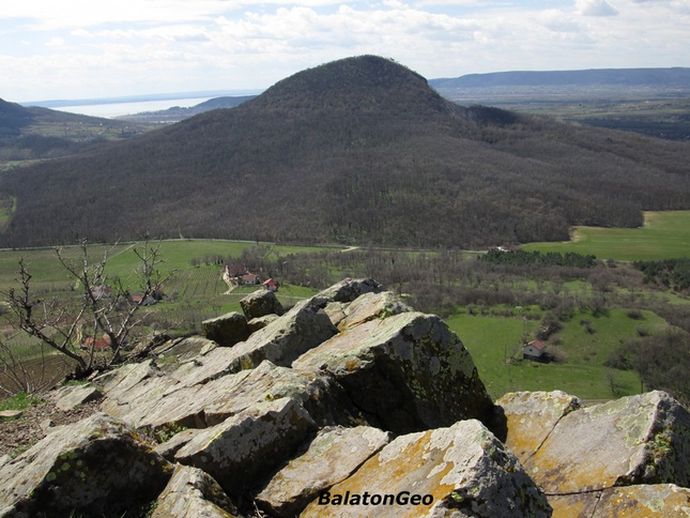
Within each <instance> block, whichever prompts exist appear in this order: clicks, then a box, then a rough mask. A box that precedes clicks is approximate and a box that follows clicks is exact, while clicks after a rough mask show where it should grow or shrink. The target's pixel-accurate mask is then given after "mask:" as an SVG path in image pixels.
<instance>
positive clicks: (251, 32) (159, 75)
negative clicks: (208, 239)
mask: <svg viewBox="0 0 690 518" xmlns="http://www.w3.org/2000/svg"><path fill="white" fill-rule="evenodd" d="M361 54H377V55H380V56H384V57H389V58H393V59H395V60H396V61H398V62H399V63H401V64H404V65H406V66H408V67H409V68H411V69H413V70H415V71H417V72H419V73H420V74H422V75H424V76H425V77H427V78H437V77H457V76H461V75H463V74H470V73H483V72H496V71H506V70H569V69H582V68H622V67H666V66H690V0H552V1H545V0H526V1H522V2H517V1H511V0H504V1H477V0H381V1H376V2H342V1H333V0H304V1H302V2H292V1H290V0H239V1H230V0H117V1H113V2H110V1H100V0H74V1H59V0H21V1H20V0H2V2H1V3H0V98H3V99H6V100H11V101H17V102H22V101H29V100H45V99H64V98H67V99H78V98H94V97H114V96H125V95H137V94H152V93H165V92H182V91H186V92H188V91H201V90H235V89H237V90H241V89H251V90H261V89H264V88H267V87H268V86H270V85H271V84H273V83H275V82H276V81H278V80H280V79H282V78H284V77H286V76H289V75H290V74H293V73H295V72H298V71H300V70H302V69H304V68H308V67H312V66H316V65H319V64H321V63H325V62H328V61H332V60H335V59H340V58H344V57H348V56H353V55H361Z"/></svg>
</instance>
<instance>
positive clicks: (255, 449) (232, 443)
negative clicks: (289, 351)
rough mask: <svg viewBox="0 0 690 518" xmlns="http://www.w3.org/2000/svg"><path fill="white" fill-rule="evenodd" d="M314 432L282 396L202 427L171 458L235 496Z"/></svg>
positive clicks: (299, 407) (293, 404) (313, 426)
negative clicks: (194, 467) (209, 478)
mask: <svg viewBox="0 0 690 518" xmlns="http://www.w3.org/2000/svg"><path fill="white" fill-rule="evenodd" d="M315 430H316V424H315V423H314V421H313V420H312V418H311V417H310V416H309V414H308V413H307V411H306V410H305V409H304V408H303V407H302V405H301V404H300V403H299V402H297V401H296V400H294V399H290V398H282V399H279V400H277V401H268V402H264V403H260V404H257V405H253V406H252V407H251V408H249V409H247V410H245V411H242V412H240V413H238V414H235V415H233V416H232V417H229V418H228V419H226V420H225V421H224V422H222V423H221V424H219V425H216V426H213V427H210V428H206V429H205V430H203V431H201V432H200V433H198V434H197V435H195V436H194V438H193V439H192V440H191V441H190V442H188V443H187V444H186V445H185V446H183V447H182V448H181V449H180V450H178V452H177V453H176V454H175V460H177V461H178V462H180V463H182V464H186V465H192V466H196V467H198V468H200V469H202V470H204V471H205V472H206V473H208V474H210V475H211V476H212V477H213V478H215V479H216V480H217V481H218V482H219V483H220V485H221V486H222V487H223V489H224V490H225V491H226V492H227V493H228V494H229V495H231V496H236V495H240V494H242V493H243V492H244V491H245V490H247V489H248V488H251V487H253V486H255V485H257V484H258V483H259V482H260V481H261V479H262V478H264V477H266V476H267V475H269V474H270V473H271V472H273V471H274V470H276V469H277V468H278V466H280V465H281V464H282V463H284V462H285V461H287V460H288V459H290V458H291V457H292V456H293V455H294V453H295V451H296V450H297V449H298V447H299V446H300V445H301V444H303V443H305V442H306V441H307V439H308V438H309V436H310V435H311V434H312V433H313V432H314V431H315Z"/></svg>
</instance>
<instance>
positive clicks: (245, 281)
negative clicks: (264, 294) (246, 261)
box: [221, 264, 261, 293]
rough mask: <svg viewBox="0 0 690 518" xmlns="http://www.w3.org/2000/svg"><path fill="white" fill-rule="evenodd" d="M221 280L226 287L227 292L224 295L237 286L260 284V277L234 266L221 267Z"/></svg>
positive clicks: (243, 268) (244, 268)
mask: <svg viewBox="0 0 690 518" xmlns="http://www.w3.org/2000/svg"><path fill="white" fill-rule="evenodd" d="M221 278H222V279H223V281H224V282H225V284H227V285H228V291H227V292H226V293H230V292H231V291H232V290H234V289H235V288H237V287H238V286H248V285H254V284H261V277H259V276H258V275H257V274H255V273H252V272H250V271H249V270H247V268H246V267H242V268H240V267H238V266H237V265H234V264H226V265H225V266H223V273H222V274H221Z"/></svg>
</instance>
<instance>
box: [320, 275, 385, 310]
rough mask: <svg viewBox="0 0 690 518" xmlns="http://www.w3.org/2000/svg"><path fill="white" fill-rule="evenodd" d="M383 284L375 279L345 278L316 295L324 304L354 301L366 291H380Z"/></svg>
mask: <svg viewBox="0 0 690 518" xmlns="http://www.w3.org/2000/svg"><path fill="white" fill-rule="evenodd" d="M379 291H381V285H380V284H379V283H378V282H376V281H375V280H374V279H349V278H348V279H343V280H342V281H340V282H337V283H335V284H334V285H333V286H330V287H329V288H326V289H325V290H323V291H321V292H319V293H318V294H316V295H315V296H314V299H320V300H322V301H323V302H322V304H323V306H325V305H326V304H327V303H328V302H352V301H353V300H355V299H356V298H357V297H359V296H360V295H362V294H364V293H369V292H375V293H376V292H379Z"/></svg>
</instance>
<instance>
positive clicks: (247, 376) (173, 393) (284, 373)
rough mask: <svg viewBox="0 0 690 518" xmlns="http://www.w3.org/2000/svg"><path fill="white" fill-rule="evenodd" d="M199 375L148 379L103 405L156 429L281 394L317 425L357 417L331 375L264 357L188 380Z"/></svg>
mask: <svg viewBox="0 0 690 518" xmlns="http://www.w3.org/2000/svg"><path fill="white" fill-rule="evenodd" d="M229 350H230V349H228V348H223V347H220V348H218V349H217V351H226V352H227V351H229ZM197 368H198V369H205V367H204V366H201V367H197ZM205 372H206V374H208V373H209V372H210V371H205ZM200 378H201V379H204V380H205V379H206V377H205V376H196V375H194V373H193V371H190V372H188V376H187V377H182V378H181V381H176V380H174V379H172V378H171V377H170V376H162V377H156V378H151V379H147V380H144V381H142V383H141V384H140V386H139V387H135V388H133V389H131V390H130V391H128V392H126V393H124V394H122V395H120V396H119V398H118V399H116V400H111V399H106V400H105V401H104V403H103V404H102V405H101V408H102V409H103V410H104V411H105V412H107V413H109V414H111V415H115V416H117V417H119V418H120V419H122V420H123V421H125V422H126V423H128V424H130V425H131V426H135V427H137V428H139V427H146V428H151V429H156V430H157V429H166V428H167V429H170V428H174V427H180V426H182V427H188V428H205V427H207V426H212V425H215V424H218V423H220V422H222V421H224V420H225V419H226V418H227V417H230V416H231V415H234V414H236V413H239V412H241V411H242V410H244V409H246V408H248V407H250V406H252V405H254V404H256V403H260V402H262V401H267V400H275V399H280V398H282V397H292V398H295V399H297V400H298V401H299V402H300V403H302V404H303V406H304V407H305V408H306V409H307V410H308V411H309V412H310V414H311V415H312V417H313V418H314V419H316V420H317V421H318V422H319V424H320V425H327V424H350V423H351V422H353V421H354V420H355V419H356V418H357V415H356V409H354V408H353V407H352V405H351V403H350V402H349V400H348V399H347V397H346V395H345V394H344V392H343V390H342V388H341V387H340V386H338V385H337V383H335V381H334V380H332V379H330V378H328V377H321V376H316V375H313V374H311V373H299V372H296V371H294V370H292V369H287V368H284V367H276V366H275V365H273V364H272V363H271V362H269V361H268V360H266V361H264V362H262V363H261V364H260V365H259V366H258V367H257V368H255V369H248V370H243V371H240V372H237V373H234V374H227V373H226V374H224V375H219V376H217V377H216V378H214V379H212V380H210V381H205V382H204V383H201V382H199V383H196V384H194V383H189V382H190V380H191V379H197V380H198V379H200Z"/></svg>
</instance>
